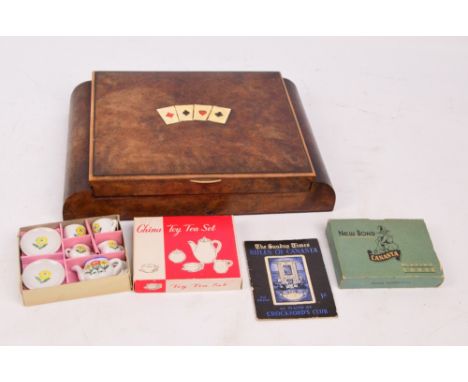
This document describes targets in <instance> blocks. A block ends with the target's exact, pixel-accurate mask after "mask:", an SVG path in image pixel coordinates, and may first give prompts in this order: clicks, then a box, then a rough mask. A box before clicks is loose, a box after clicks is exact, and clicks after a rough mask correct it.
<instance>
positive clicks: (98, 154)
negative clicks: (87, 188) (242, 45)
mask: <svg viewBox="0 0 468 382" xmlns="http://www.w3.org/2000/svg"><path fill="white" fill-rule="evenodd" d="M193 104H201V105H216V106H221V107H225V108H229V109H231V113H230V115H229V118H228V120H227V122H226V123H225V124H220V123H215V122H211V121H195V120H192V121H183V122H178V123H174V124H166V123H165V122H164V121H163V119H162V118H161V116H160V115H159V113H158V112H157V109H159V108H163V107H167V106H174V105H193ZM90 126H91V131H90V153H89V155H90V160H89V181H90V184H91V187H92V188H93V192H94V194H95V195H97V196H128V195H157V194H196V193H238V192H292V191H296V192H297V191H306V190H307V189H308V188H309V187H310V183H311V181H313V180H314V179H315V171H314V167H313V164H312V162H311V159H310V155H309V153H308V151H307V147H306V145H305V142H304V138H303V135H302V131H301V128H300V126H299V124H298V120H297V117H296V114H295V111H294V108H293V105H292V104H291V100H290V98H289V95H288V93H287V90H286V87H285V84H284V81H283V78H282V77H281V74H280V73H276V72H190V73H188V72H187V73H184V72H96V73H94V76H93V83H92V97H91V123H90Z"/></svg>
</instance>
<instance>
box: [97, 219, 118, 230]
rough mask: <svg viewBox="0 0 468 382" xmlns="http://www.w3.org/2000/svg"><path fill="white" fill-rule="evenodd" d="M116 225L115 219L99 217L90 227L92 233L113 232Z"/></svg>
mask: <svg viewBox="0 0 468 382" xmlns="http://www.w3.org/2000/svg"><path fill="white" fill-rule="evenodd" d="M118 225H119V222H118V221H117V219H110V218H100V219H97V220H95V221H94V222H93V224H92V228H93V232H94V233H101V232H113V231H115V230H116V229H117V227H118Z"/></svg>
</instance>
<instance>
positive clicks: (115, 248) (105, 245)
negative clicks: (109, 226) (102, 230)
mask: <svg viewBox="0 0 468 382" xmlns="http://www.w3.org/2000/svg"><path fill="white" fill-rule="evenodd" d="M98 248H99V250H100V251H101V252H102V253H115V252H122V251H123V250H124V247H123V246H121V245H119V244H118V243H117V242H116V241H115V240H106V241H103V242H102V243H100V244H98Z"/></svg>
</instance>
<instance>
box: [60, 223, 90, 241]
mask: <svg viewBox="0 0 468 382" xmlns="http://www.w3.org/2000/svg"><path fill="white" fill-rule="evenodd" d="M64 231H65V237H66V238H69V237H80V236H84V235H86V228H85V226H84V225H82V224H69V225H67V226H66V227H65V230H64Z"/></svg>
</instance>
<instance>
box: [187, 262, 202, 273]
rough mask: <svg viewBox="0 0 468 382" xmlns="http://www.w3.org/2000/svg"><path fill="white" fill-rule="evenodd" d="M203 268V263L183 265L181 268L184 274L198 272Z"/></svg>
mask: <svg viewBox="0 0 468 382" xmlns="http://www.w3.org/2000/svg"><path fill="white" fill-rule="evenodd" d="M203 267H204V264H203V263H185V264H184V265H183V266H182V269H183V270H184V271H186V272H198V271H201V270H202V269H203Z"/></svg>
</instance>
